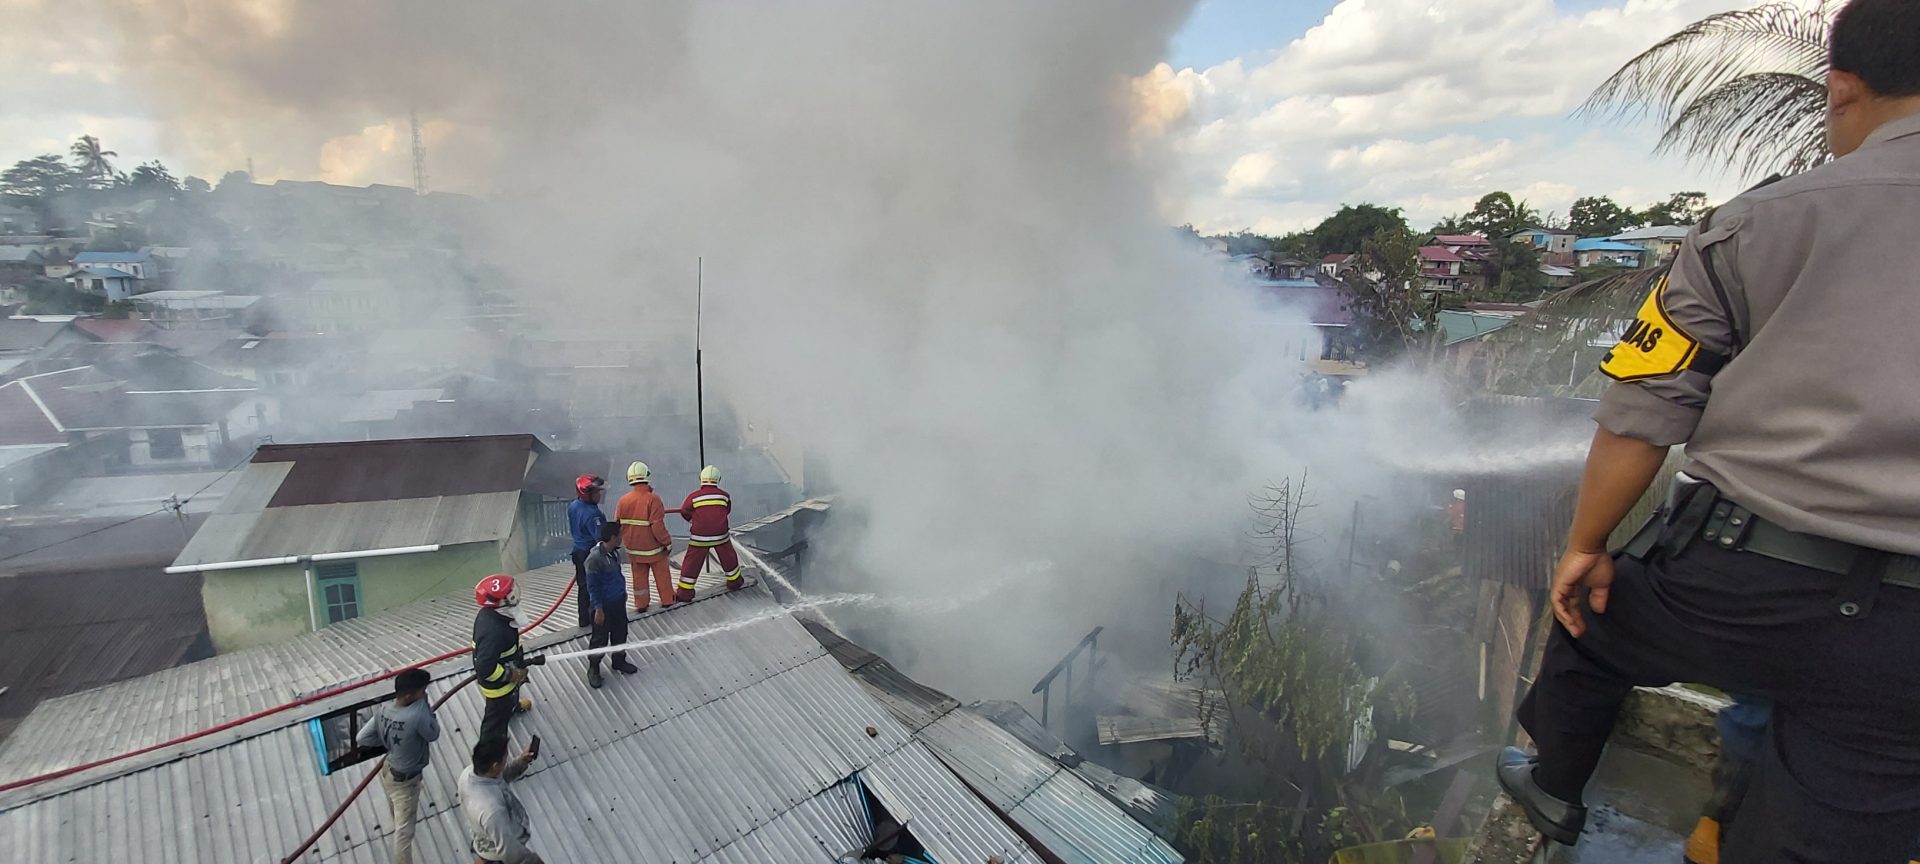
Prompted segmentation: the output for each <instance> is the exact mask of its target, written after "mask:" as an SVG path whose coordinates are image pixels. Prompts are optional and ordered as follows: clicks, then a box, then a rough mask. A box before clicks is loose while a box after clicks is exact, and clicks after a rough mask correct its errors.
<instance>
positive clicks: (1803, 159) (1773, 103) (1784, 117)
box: [1575, 0, 1839, 179]
mask: <svg viewBox="0 0 1920 864" xmlns="http://www.w3.org/2000/svg"><path fill="white" fill-rule="evenodd" d="M1837 6H1838V4H1830V3H1829V2H1828V0H1817V2H1815V4H1814V5H1812V6H1806V5H1801V4H1798V3H1793V2H1780V0H1774V2H1768V3H1764V4H1762V5H1760V6H1756V7H1754V8H1752V9H1741V10H1736V11H1733V12H1722V13H1720V14H1718V15H1709V16H1707V17H1706V18H1702V19H1700V20H1699V21H1695V22H1694V23H1692V24H1689V25H1687V26H1686V27H1685V28H1684V29H1682V30H1681V31H1680V32H1678V33H1675V34H1673V35H1671V36H1668V37H1667V38H1665V39H1662V40H1660V42H1659V44H1657V45H1654V46H1653V47H1652V48H1649V49H1647V50H1646V51H1645V52H1642V53H1641V54H1640V56H1638V57H1635V58H1633V59H1632V60H1629V61H1627V64H1626V65H1625V66H1622V67H1620V70H1619V71H1618V72H1615V73H1613V77H1611V78H1608V79H1607V80H1606V81H1605V82H1604V83H1602V84H1601V85H1600V86H1599V87H1598V88H1596V89H1595V90H1594V91H1593V94H1592V95H1591V96H1588V97H1587V101H1586V102H1585V103H1584V104H1582V105H1581V106H1580V108H1579V110H1578V111H1576V112H1575V114H1576V116H1578V115H1586V116H1611V117H1616V118H1632V117H1640V116H1646V115H1651V116H1653V117H1654V118H1655V119H1657V120H1658V121H1659V122H1660V123H1661V124H1663V125H1664V126H1665V127H1666V130H1665V132H1664V133H1663V134H1662V135H1661V136H1660V144H1659V146H1658V148H1657V149H1658V150H1660V151H1669V152H1678V153H1681V154H1683V155H1684V156H1686V157H1687V158H1688V159H1690V160H1692V161H1694V162H1697V163H1699V164H1703V165H1723V166H1730V167H1732V168H1734V169H1735V170H1736V171H1737V172H1738V173H1739V174H1740V175H1742V176H1745V177H1747V178H1749V179H1752V178H1755V177H1760V176H1763V175H1766V174H1771V173H1775V172H1778V173H1783V174H1791V173H1794V172H1797V171H1804V170H1806V169H1808V168H1811V167H1813V166H1815V165H1818V164H1820V163H1821V162H1822V161H1824V160H1825V159H1826V158H1827V142H1826V134H1825V129H1824V125H1823V123H1824V117H1825V112H1826V104H1827V90H1826V83H1825V81H1826V74H1827V36H1828V33H1829V32H1830V31H1831V30H1832V27H1833V16H1834V13H1836V12H1837V11H1839V10H1838V8H1837Z"/></svg>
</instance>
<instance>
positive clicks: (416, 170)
mask: <svg viewBox="0 0 1920 864" xmlns="http://www.w3.org/2000/svg"><path fill="white" fill-rule="evenodd" d="M407 119H408V120H409V121H411V122H412V123H413V194H415V195H425V194H427V145H425V144H423V143H421V141H420V112H419V111H418V110H416V109H415V108H414V107H413V106H411V105H409V106H407Z"/></svg>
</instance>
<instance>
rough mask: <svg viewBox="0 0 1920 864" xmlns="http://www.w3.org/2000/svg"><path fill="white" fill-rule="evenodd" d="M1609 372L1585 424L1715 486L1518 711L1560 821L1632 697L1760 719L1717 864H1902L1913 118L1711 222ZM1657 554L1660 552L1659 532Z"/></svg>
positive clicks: (1917, 509) (1917, 465)
mask: <svg viewBox="0 0 1920 864" xmlns="http://www.w3.org/2000/svg"><path fill="white" fill-rule="evenodd" d="M1601 368H1602V370H1603V371H1605V372H1606V373H1607V374H1608V375H1610V376H1612V377H1614V378H1615V379H1616V381H1617V382H1618V383H1616V384H1614V386H1613V387H1611V388H1610V389H1609V390H1608V391H1607V393H1606V395H1605V397H1604V398H1603V399H1602V400H1601V403H1600V408H1599V410H1598V412H1597V413H1596V414H1595V420H1596V421H1598V422H1599V423H1600V425H1601V426H1602V427H1604V428H1606V429H1607V430H1608V431H1611V432H1613V433H1615V434H1619V435H1623V436H1626V437H1631V438H1638V439H1641V440H1644V441H1647V442H1650V443H1653V444H1656V445H1669V444H1680V443H1684V444H1686V455H1687V457H1688V464H1687V468H1686V470H1687V473H1689V474H1690V475H1693V476H1695V477H1698V478H1700V479H1702V480H1705V481H1707V483H1708V484H1709V485H1706V486H1703V487H1700V488H1699V489H1698V490H1695V491H1694V492H1693V494H1691V495H1690V496H1689V497H1687V498H1686V500H1684V501H1682V502H1677V503H1676V506H1675V507H1673V508H1672V509H1671V511H1670V513H1669V514H1668V516H1667V517H1666V520H1667V521H1666V522H1665V524H1664V525H1663V526H1655V527H1656V528H1657V529H1659V533H1658V535H1657V536H1658V538H1659V542H1658V543H1657V544H1645V545H1640V546H1638V547H1637V548H1634V549H1631V550H1629V552H1628V553H1627V554H1624V555H1621V556H1616V559H1615V580H1614V584H1613V586H1612V597H1611V599H1610V601H1609V604H1608V607H1607V613H1606V614H1605V615H1594V614H1591V613H1589V614H1587V615H1586V618H1587V622H1588V631H1587V633H1586V635H1584V636H1583V637H1582V638H1580V639H1578V640H1575V639H1573V638H1571V637H1570V636H1569V635H1568V634H1567V633H1566V631H1565V630H1564V629H1563V628H1560V627H1558V626H1556V627H1555V628H1554V630H1555V632H1554V633H1553V635H1552V637H1551V638H1550V640H1549V645H1548V650H1547V654H1546V655H1545V657H1544V658H1543V660H1542V670H1541V675H1540V678H1539V680H1538V682H1537V683H1536V685H1535V687H1534V689H1533V690H1532V692H1530V693H1529V694H1528V696H1527V699H1526V700H1525V702H1523V703H1522V705H1521V708H1520V719H1521V723H1522V725H1524V726H1525V727H1526V728H1527V730H1528V731H1529V733H1531V734H1532V736H1533V738H1534V740H1535V742H1536V743H1537V744H1538V745H1539V749H1540V763H1539V767H1538V768H1537V769H1536V770H1535V772H1534V778H1535V780H1536V781H1537V782H1538V783H1539V785H1540V786H1541V788H1542V789H1544V790H1545V791H1547V792H1548V793H1549V794H1552V795H1554V796H1555V797H1558V798H1561V799H1563V800H1568V801H1577V800H1578V799H1579V792H1580V789H1581V787H1582V786H1584V784H1585V782H1586V780H1587V778H1588V777H1590V776H1591V774H1592V771H1593V768H1594V765H1595V764H1596V763H1597V761H1598V760H1599V757H1600V752H1601V749H1602V747H1603V746H1604V743H1605V741H1606V738H1607V735H1608V732H1609V731H1610V729H1611V727H1612V724H1613V718H1614V716H1615V713H1616V712H1617V710H1618V708H1619V705H1620V701H1621V700H1622V699H1624V698H1625V695H1626V693H1627V692H1628V690H1629V689H1630V688H1631V687H1633V686H1659V685H1664V684H1669V683H1672V682H1674V681H1696V682H1701V683H1707V684H1712V685H1715V686H1718V687H1721V688H1723V689H1726V690H1728V691H1730V692H1739V693H1746V694H1752V695H1754V696H1757V697H1763V698H1767V699H1771V700H1773V701H1774V702H1775V704H1776V713H1775V718H1774V726H1773V730H1772V734H1773V746H1771V747H1767V748H1765V753H1764V756H1763V758H1762V762H1761V764H1760V766H1758V769H1757V772H1758V773H1757V775H1756V776H1755V779H1754V781H1753V784H1754V785H1753V786H1752V788H1751V789H1750V790H1749V792H1748V794H1747V798H1746V801H1745V802H1744V804H1743V805H1742V807H1741V810H1740V814H1739V819H1738V821H1737V824H1735V825H1733V826H1729V828H1728V831H1727V839H1726V841H1725V845H1724V846H1723V849H1724V858H1725V860H1730V861H1818V862H1835V864H1839V862H1846V864H1857V862H1883V861H1884V862H1896V861H1898V862H1905V861H1906V860H1908V859H1907V856H1906V854H1905V853H1907V852H1908V851H1910V848H1911V844H1912V842H1913V838H1914V837H1915V836H1916V835H1920V638H1917V637H1920V558H1915V557H1913V556H1916V555H1920V116H1915V117H1908V118H1905V119H1903V120H1899V121H1896V122H1893V123H1889V124H1887V125H1886V126H1884V127H1882V128H1881V129H1879V130H1878V131H1876V132H1875V133H1874V134H1873V135H1872V136H1871V137H1869V138H1868V140H1867V143H1866V144H1865V145H1863V146H1862V147H1861V148H1860V149H1859V150H1858V151H1856V152H1854V153H1852V154H1849V155H1848V156H1846V157H1844V158H1841V159H1838V160H1835V161H1833V162H1832V163H1829V164H1827V165H1824V166H1822V167H1820V168H1817V169H1814V170H1812V171H1808V172H1806V173H1804V174H1800V175H1796V176H1794V177H1791V178H1787V179H1785V180H1780V181H1778V182H1773V183H1770V184H1766V185H1764V186H1762V187H1760V188H1757V189H1755V190H1753V191H1750V192H1748V193H1747V194H1745V195H1742V196H1740V197H1738V198H1736V199H1734V200H1733V201H1730V202H1728V203H1727V204H1726V205H1724V206H1722V207H1721V208H1719V209H1718V210H1717V211H1715V212H1714V214H1713V215H1712V217H1711V218H1710V219H1709V220H1708V222H1707V223H1706V224H1704V225H1702V226H1700V227H1699V228H1698V229H1696V230H1695V231H1694V233H1693V234H1692V235H1690V236H1689V237H1688V238H1687V240H1686V242H1685V243H1684V244H1683V245H1682V247H1681V249H1680V251H1679V253H1678V254H1677V256H1676V258H1675V260H1674V264H1673V267H1672V269H1671V270H1670V271H1669V273H1668V274H1667V275H1666V277H1665V278H1663V279H1662V280H1661V281H1660V283H1659V284H1658V286H1657V287H1656V288H1655V290H1654V292H1653V293H1652V295H1651V296H1649V297H1648V298H1647V300H1646V302H1645V303H1644V304H1643V305H1642V307H1641V308H1640V310H1639V313H1638V316H1637V319H1636V321H1635V322H1634V323H1633V324H1632V325H1631V326H1630V327H1629V328H1628V329H1627V331H1626V333H1625V335H1624V336H1623V337H1622V339H1621V342H1620V344H1619V345H1618V346H1616V347H1615V348H1614V349H1613V350H1612V351H1611V352H1609V354H1608V355H1607V357H1606V359H1605V360H1604V361H1603V362H1602V365H1601ZM1648 536H1649V537H1652V536H1655V535H1653V534H1651V533H1649V534H1648Z"/></svg>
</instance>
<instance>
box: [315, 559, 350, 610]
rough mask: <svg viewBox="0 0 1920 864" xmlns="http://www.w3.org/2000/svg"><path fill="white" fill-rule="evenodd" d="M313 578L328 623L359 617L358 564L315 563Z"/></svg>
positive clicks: (342, 562) (337, 562)
mask: <svg viewBox="0 0 1920 864" xmlns="http://www.w3.org/2000/svg"><path fill="white" fill-rule="evenodd" d="M313 578H314V583H315V585H316V587H317V588H318V590H319V592H320V606H321V608H322V609H324V610H326V616H327V623H328V624H338V623H340V622H342V621H345V620H347V619H348V618H358V617H360V565H359V564H357V563H355V562H352V561H329V562H327V563H325V564H315V565H313Z"/></svg>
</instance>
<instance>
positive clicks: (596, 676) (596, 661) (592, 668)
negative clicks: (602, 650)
mask: <svg viewBox="0 0 1920 864" xmlns="http://www.w3.org/2000/svg"><path fill="white" fill-rule="evenodd" d="M587 686H588V687H592V688H593V689H595V690H598V689H600V655H598V654H595V655H593V656H592V657H590V658H588V659H587Z"/></svg>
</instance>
